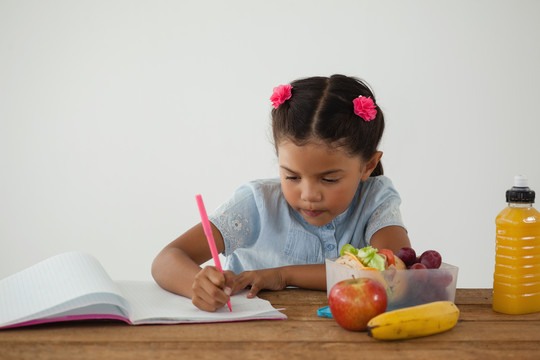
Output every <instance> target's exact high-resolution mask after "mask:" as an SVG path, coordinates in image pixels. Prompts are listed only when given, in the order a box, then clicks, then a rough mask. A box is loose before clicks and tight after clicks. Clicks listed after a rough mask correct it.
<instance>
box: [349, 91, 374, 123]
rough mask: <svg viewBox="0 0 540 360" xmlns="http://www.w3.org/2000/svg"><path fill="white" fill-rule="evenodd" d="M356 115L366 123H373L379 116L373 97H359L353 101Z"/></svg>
mask: <svg viewBox="0 0 540 360" xmlns="http://www.w3.org/2000/svg"><path fill="white" fill-rule="evenodd" d="M353 104H354V113H355V114H356V115H358V116H360V117H361V118H362V119H364V121H371V120H373V119H375V117H376V116H377V109H376V106H375V104H374V103H373V100H372V99H371V97H365V96H359V97H357V98H356V99H354V100H353Z"/></svg>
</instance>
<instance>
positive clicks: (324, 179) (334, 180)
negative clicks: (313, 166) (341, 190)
mask: <svg viewBox="0 0 540 360" xmlns="http://www.w3.org/2000/svg"><path fill="white" fill-rule="evenodd" d="M338 180H339V179H327V178H323V181H324V182H327V183H337V182H338Z"/></svg>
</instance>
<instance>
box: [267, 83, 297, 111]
mask: <svg viewBox="0 0 540 360" xmlns="http://www.w3.org/2000/svg"><path fill="white" fill-rule="evenodd" d="M291 89H292V86H291V85H279V86H276V87H275V88H274V92H273V93H272V96H270V101H272V105H273V106H274V109H277V108H278V107H279V105H281V104H283V103H284V102H285V101H287V100H289V99H290V98H291V96H292V93H291Z"/></svg>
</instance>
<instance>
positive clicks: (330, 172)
mask: <svg viewBox="0 0 540 360" xmlns="http://www.w3.org/2000/svg"><path fill="white" fill-rule="evenodd" d="M279 167H280V168H282V169H283V170H286V171H288V172H290V173H293V174H297V172H296V171H293V170H291V169H289V168H288V167H286V166H283V165H280V166H279ZM339 172H343V170H342V169H332V170H328V171H325V172H322V173H320V174H317V175H319V176H325V175H330V174H335V173H339Z"/></svg>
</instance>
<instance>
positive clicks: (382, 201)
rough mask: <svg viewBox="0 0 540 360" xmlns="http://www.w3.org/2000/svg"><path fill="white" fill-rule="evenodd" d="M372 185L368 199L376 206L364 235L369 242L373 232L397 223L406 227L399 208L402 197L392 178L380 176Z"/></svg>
mask: <svg viewBox="0 0 540 360" xmlns="http://www.w3.org/2000/svg"><path fill="white" fill-rule="evenodd" d="M372 185H373V186H372V188H371V191H370V195H369V196H368V199H367V201H368V203H369V204H370V205H371V206H374V207H373V208H372V209H373V210H372V211H371V215H369V218H368V222H367V225H366V231H365V235H364V236H365V239H366V242H367V243H368V244H369V243H370V241H371V237H372V236H373V234H375V233H376V232H377V231H378V230H380V229H382V228H384V227H387V226H394V225H395V226H401V227H403V228H405V225H404V224H403V220H402V218H401V212H400V210H399V206H400V205H401V198H400V196H399V194H398V192H397V191H396V189H395V188H394V186H393V184H392V182H391V181H390V179H388V178H385V177H379V179H376V180H375V181H374V182H373V183H372ZM371 206H370V207H371Z"/></svg>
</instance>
